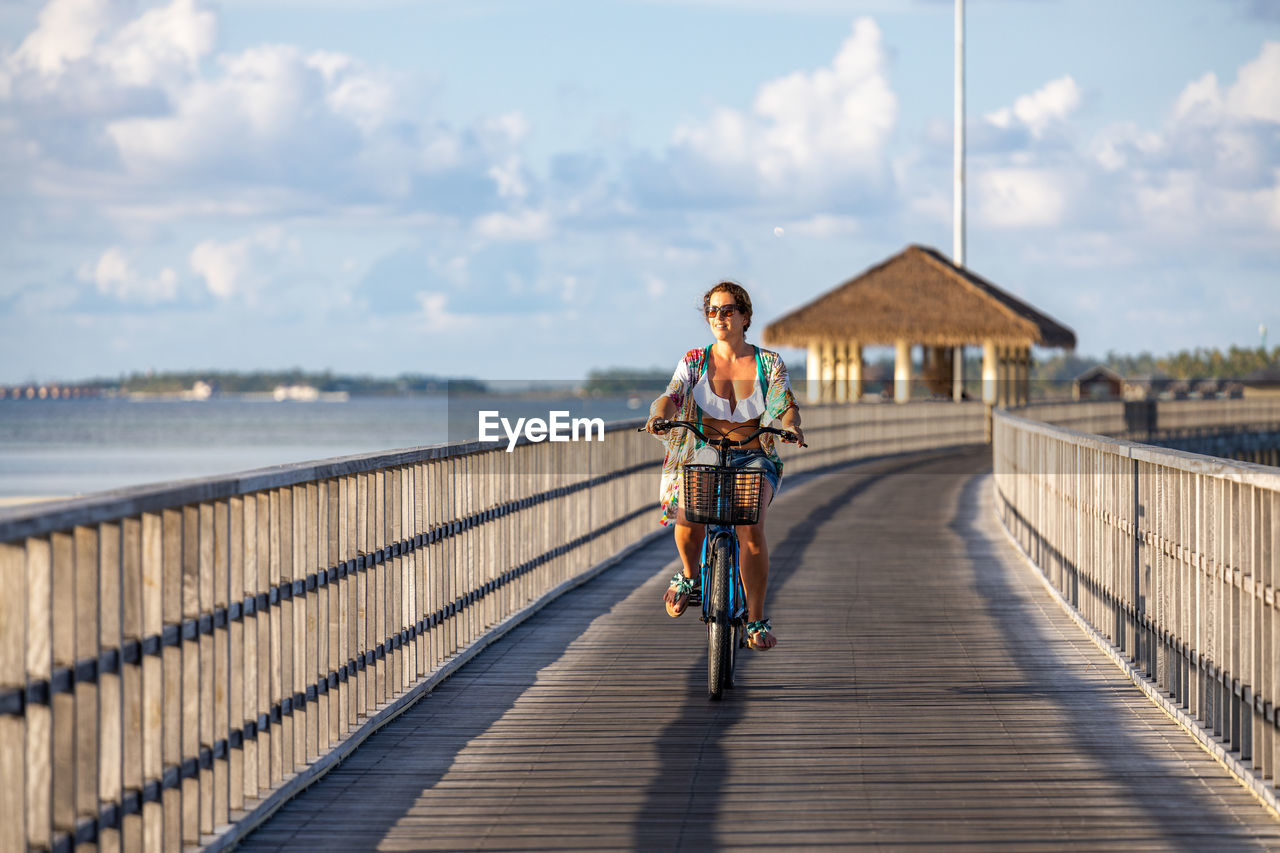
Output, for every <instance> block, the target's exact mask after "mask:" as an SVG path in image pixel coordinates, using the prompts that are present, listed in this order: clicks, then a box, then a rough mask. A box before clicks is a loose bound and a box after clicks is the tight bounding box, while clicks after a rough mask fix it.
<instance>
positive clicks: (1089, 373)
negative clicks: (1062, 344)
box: [1072, 364, 1124, 383]
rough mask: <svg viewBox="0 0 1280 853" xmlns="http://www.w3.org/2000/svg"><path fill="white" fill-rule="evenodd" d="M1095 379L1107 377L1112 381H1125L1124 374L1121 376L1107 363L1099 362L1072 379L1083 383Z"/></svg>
mask: <svg viewBox="0 0 1280 853" xmlns="http://www.w3.org/2000/svg"><path fill="white" fill-rule="evenodd" d="M1094 379H1106V380H1108V381H1110V382H1123V381H1124V377H1123V376H1121V375H1120V374H1119V373H1116V372H1115V371H1114V370H1112V369H1111V368H1109V367H1107V366H1106V365H1105V364H1097V365H1094V366H1093V367H1090V368H1089V369H1088V370H1086V371H1085V372H1084V373H1081V374H1080V375H1079V376H1077V377H1076V378H1075V379H1073V380H1072V381H1073V382H1082V383H1083V382H1090V381H1092V380H1094Z"/></svg>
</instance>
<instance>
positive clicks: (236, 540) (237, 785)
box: [220, 498, 247, 811]
mask: <svg viewBox="0 0 1280 853" xmlns="http://www.w3.org/2000/svg"><path fill="white" fill-rule="evenodd" d="M244 521H245V519H244V498H232V499H231V500H229V501H228V502H227V601H228V602H230V603H231V604H233V605H234V604H240V603H243V602H244V574H245V562H246V560H245V524H244ZM244 634H245V619H244V618H243V616H242V617H241V618H240V619H229V620H228V624H227V655H228V657H227V720H228V722H227V728H226V729H224V730H223V731H222V732H221V735H220V736H221V737H224V738H225V737H227V736H228V735H229V732H230V730H231V729H239V730H240V731H243V730H244V693H245V680H246V678H247V676H246V673H245V668H244ZM227 770H228V778H227V808H228V809H230V810H232V811H238V810H240V809H243V808H244V776H245V769H244V745H243V742H242V743H241V744H240V745H235V744H231V745H229V746H228V755H227Z"/></svg>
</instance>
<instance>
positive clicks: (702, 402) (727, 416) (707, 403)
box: [693, 347, 765, 423]
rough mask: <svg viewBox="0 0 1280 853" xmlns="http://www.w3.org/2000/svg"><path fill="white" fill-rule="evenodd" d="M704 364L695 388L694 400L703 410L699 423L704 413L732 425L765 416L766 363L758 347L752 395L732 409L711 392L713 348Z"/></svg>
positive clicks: (709, 349)
mask: <svg viewBox="0 0 1280 853" xmlns="http://www.w3.org/2000/svg"><path fill="white" fill-rule="evenodd" d="M702 363H703V365H704V367H703V370H702V376H700V377H698V382H697V384H696V385H694V386H693V400H694V402H695V403H697V404H698V408H699V409H701V410H702V411H701V412H700V413H699V415H700V416H699V418H698V420H699V422H701V420H702V418H701V414H703V413H705V414H706V416H707V417H709V418H715V419H716V420H721V421H729V422H731V423H746V422H747V421H751V420H755V419H756V418H758V417H760V416H761V415H763V414H764V390H763V389H764V384H765V383H764V363H763V362H762V360H761V358H760V348H759V347H756V381H755V384H754V387H753V389H752V391H751V394H750V396H747V397H744V398H742V399H740V400H738V404H737V405H736V406H734V407H732V408H730V406H729V401H728V400H727V399H726V398H724V397H721V396H720V395H718V394H716V393H715V392H714V391H712V390H711V383H710V382H709V381H708V380H707V374H708V373H709V372H710V371H709V370H708V369H707V367H708V366H709V365H710V364H711V347H707V349H706V352H705V353H704V356H703V362H702Z"/></svg>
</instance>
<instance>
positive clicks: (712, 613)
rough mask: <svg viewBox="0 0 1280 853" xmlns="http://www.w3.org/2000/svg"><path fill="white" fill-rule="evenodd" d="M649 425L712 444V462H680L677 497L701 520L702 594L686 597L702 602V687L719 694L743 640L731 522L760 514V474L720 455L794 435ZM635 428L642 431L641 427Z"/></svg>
mask: <svg viewBox="0 0 1280 853" xmlns="http://www.w3.org/2000/svg"><path fill="white" fill-rule="evenodd" d="M654 427H655V429H658V430H661V431H664V432H665V431H666V430H668V429H670V428H671V427H684V428H685V429H687V430H689V431H690V432H692V433H693V434H694V435H696V436H697V437H698V438H700V439H702V441H704V442H706V443H707V444H708V445H710V446H711V447H714V448H715V450H716V460H717V463H718V464H716V465H698V464H687V465H685V466H684V468H683V470H682V471H681V476H682V477H683V480H682V481H681V485H680V494H681V498H680V503H681V506H682V507H683V508H684V517H685V519H686V520H687V521H689V522H692V523H694V524H705V525H707V530H706V535H705V536H704V537H703V540H702V558H701V561H700V563H701V564H700V566H699V575H700V581H701V586H700V587H699V589H700V590H701V592H702V594H701V596H699V598H700V601H694V598H693V596H692V595H691V596H690V600H689V603H690V604H701V605H702V621H703V622H704V623H706V625H707V693H708V694H709V695H710V697H711V698H712V699H719V698H720V697H721V695H722V693H723V691H724V688H726V687H730V688H732V687H733V686H734V676H733V670H734V662H735V658H736V656H737V650H738V649H740V648H743V647H745V646H746V644H747V639H746V625H747V599H746V593H745V592H744V591H743V588H742V575H741V573H740V572H739V571H738V532H737V529H736V525H739V524H745V525H750V524H756V523H757V522H758V521H759V520H760V480H761V478H762V477H763V475H762V474H761V473H760V472H759V471H753V470H750V469H744V468H731V467H729V466H728V465H727V464H726V463H727V458H726V457H727V456H728V452H729V450H730V449H731V448H735V447H743V446H745V445H747V444H750V443H751V442H752V441H755V439H756V437H757V436H760V435H764V434H765V433H771V434H773V435H776V436H780V437H781V438H783V439H786V440H789V441H795V440H796V438H797V436H796V434H795V433H793V432H789V431H787V430H783V429H777V428H775V427H767V426H761V427H758V428H757V429H756V430H755V432H753V433H751V435H749V436H747V437H746V438H745V439H741V440H738V441H735V440H733V439H731V438H729V437H728V435H721V436H720V437H719V438H716V439H712V438H708V437H707V436H706V434H705V433H703V432H702V430H701V429H700V428H699V426H698V424H695V423H690V422H689V421H677V420H659V421H656V422H655V423H654ZM639 431H640V432H643V431H644V428H643V427H642V428H641V429H640V430H639ZM807 446H808V445H804V444H802V445H801V447H807Z"/></svg>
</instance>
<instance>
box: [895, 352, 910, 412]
mask: <svg viewBox="0 0 1280 853" xmlns="http://www.w3.org/2000/svg"><path fill="white" fill-rule="evenodd" d="M896 350H897V352H896V355H895V358H894V360H893V399H894V402H896V403H905V402H907V401H908V400H910V399H911V344H910V343H909V342H907V341H904V340H899V341H898V342H897V345H896Z"/></svg>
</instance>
